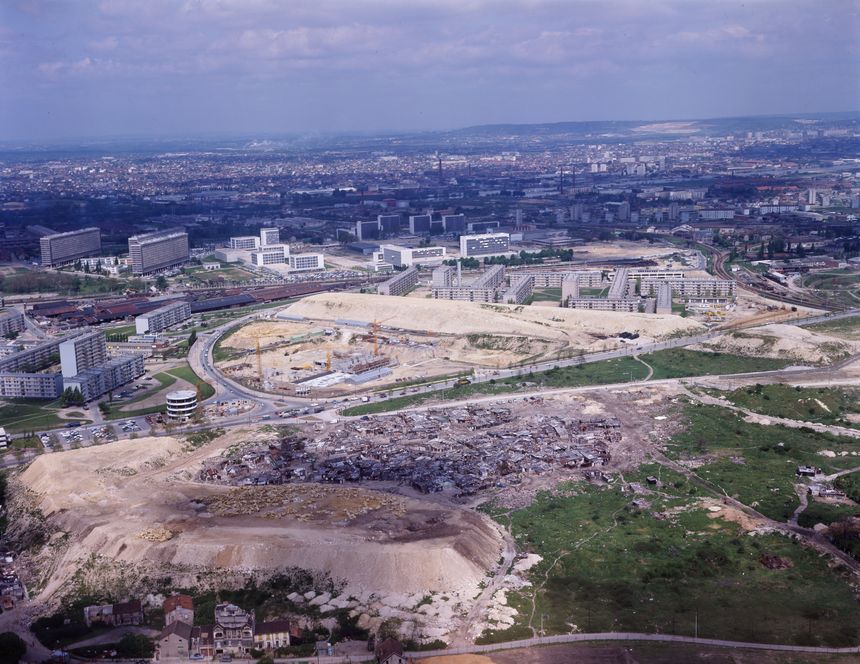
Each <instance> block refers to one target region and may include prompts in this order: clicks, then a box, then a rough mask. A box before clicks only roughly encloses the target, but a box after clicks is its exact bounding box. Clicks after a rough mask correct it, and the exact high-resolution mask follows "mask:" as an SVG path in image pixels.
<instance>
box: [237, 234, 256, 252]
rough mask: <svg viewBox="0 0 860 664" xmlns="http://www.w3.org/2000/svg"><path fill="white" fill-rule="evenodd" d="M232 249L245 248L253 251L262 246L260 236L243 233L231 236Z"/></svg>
mask: <svg viewBox="0 0 860 664" xmlns="http://www.w3.org/2000/svg"><path fill="white" fill-rule="evenodd" d="M230 248H231V249H244V250H247V251H252V250H254V249H259V248H260V238H258V237H257V236H256V235H242V236H240V237H231V238H230Z"/></svg>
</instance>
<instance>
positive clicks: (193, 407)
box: [167, 390, 197, 422]
mask: <svg viewBox="0 0 860 664" xmlns="http://www.w3.org/2000/svg"><path fill="white" fill-rule="evenodd" d="M196 411H197V393H196V392H195V391H194V390H175V391H174V392H168V393H167V416H168V417H169V418H170V419H171V420H177V421H179V422H186V421H188V420H190V419H191V418H192V417H194V413H195V412H196Z"/></svg>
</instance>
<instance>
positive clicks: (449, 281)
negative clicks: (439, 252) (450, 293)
mask: <svg viewBox="0 0 860 664" xmlns="http://www.w3.org/2000/svg"><path fill="white" fill-rule="evenodd" d="M456 275H457V270H455V269H454V268H453V267H451V266H450V265H441V266H439V267H437V268H436V269H435V270H433V272H432V277H431V279H432V282H431V285H432V286H433V288H450V287H451V286H453V285H454V282H455V281H456V278H457V276H456Z"/></svg>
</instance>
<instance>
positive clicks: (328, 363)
mask: <svg viewBox="0 0 860 664" xmlns="http://www.w3.org/2000/svg"><path fill="white" fill-rule="evenodd" d="M325 370H326V371H331V351H330V350H327V351H326V352H325Z"/></svg>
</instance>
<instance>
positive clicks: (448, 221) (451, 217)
mask: <svg viewBox="0 0 860 664" xmlns="http://www.w3.org/2000/svg"><path fill="white" fill-rule="evenodd" d="M442 225H443V226H444V227H445V232H446V233H464V232H465V231H466V215H465V214H446V215H443V216H442Z"/></svg>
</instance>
